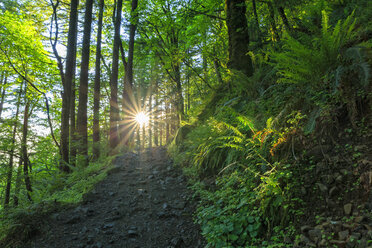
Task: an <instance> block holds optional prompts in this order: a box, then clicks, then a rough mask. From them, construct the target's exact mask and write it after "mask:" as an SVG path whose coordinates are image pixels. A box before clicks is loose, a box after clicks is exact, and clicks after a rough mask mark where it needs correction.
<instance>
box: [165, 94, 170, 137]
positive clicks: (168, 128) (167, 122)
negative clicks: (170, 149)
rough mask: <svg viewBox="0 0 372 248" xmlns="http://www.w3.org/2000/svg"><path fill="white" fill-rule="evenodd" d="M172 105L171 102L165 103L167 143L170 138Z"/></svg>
mask: <svg viewBox="0 0 372 248" xmlns="http://www.w3.org/2000/svg"><path fill="white" fill-rule="evenodd" d="M169 107H170V104H169V100H168V101H167V102H166V103H165V142H166V143H168V141H169V137H170V133H169V132H170V125H169V124H170V108H169Z"/></svg>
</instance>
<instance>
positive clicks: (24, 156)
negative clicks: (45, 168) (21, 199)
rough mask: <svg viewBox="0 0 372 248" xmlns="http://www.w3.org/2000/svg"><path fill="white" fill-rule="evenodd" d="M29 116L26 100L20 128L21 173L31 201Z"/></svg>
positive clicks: (28, 105) (28, 104)
mask: <svg viewBox="0 0 372 248" xmlns="http://www.w3.org/2000/svg"><path fill="white" fill-rule="evenodd" d="M29 117H30V102H29V101H27V103H26V107H25V113H24V116H23V130H22V144H21V150H22V151H21V152H22V154H21V160H22V162H23V174H24V178H25V186H26V190H27V198H28V200H29V201H32V198H31V194H30V193H31V192H32V185H31V179H30V176H29V174H28V167H29V160H28V154H27V135H28V119H29Z"/></svg>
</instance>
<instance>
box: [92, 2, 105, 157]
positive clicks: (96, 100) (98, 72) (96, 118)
mask: <svg viewBox="0 0 372 248" xmlns="http://www.w3.org/2000/svg"><path fill="white" fill-rule="evenodd" d="M104 6H105V1H104V0H100V2H99V14H98V30H97V51H96V75H95V78H94V105H93V159H94V160H96V159H97V158H99V156H100V146H99V142H100V133H99V105H100V98H101V92H100V91H101V40H102V22H103V9H104Z"/></svg>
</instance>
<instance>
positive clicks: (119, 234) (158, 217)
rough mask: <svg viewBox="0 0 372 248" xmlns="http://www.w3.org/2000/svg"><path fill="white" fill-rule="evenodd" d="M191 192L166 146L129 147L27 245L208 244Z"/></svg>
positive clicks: (176, 246) (128, 247)
mask: <svg viewBox="0 0 372 248" xmlns="http://www.w3.org/2000/svg"><path fill="white" fill-rule="evenodd" d="M191 196H192V192H191V191H190V190H189V189H188V188H187V180H186V178H185V177H184V176H183V175H182V172H181V171H180V170H179V169H177V168H175V167H174V166H173V165H172V163H171V161H170V160H169V159H168V157H167V154H166V150H165V148H154V149H151V150H148V151H146V153H140V154H136V153H127V154H124V155H122V156H120V157H118V158H117V159H116V160H115V161H114V167H113V168H112V169H111V170H110V171H109V172H108V176H107V177H106V178H105V179H104V180H103V181H101V182H100V183H98V184H97V185H96V187H95V189H94V190H93V191H91V192H90V193H88V194H86V195H84V197H83V199H84V200H83V202H82V203H81V204H80V205H78V206H75V207H74V208H71V209H66V210H63V211H62V212H57V213H54V214H53V215H51V216H50V218H49V220H47V221H46V223H48V225H47V226H45V228H44V230H43V231H42V234H41V235H39V236H36V237H35V238H34V239H32V240H30V241H29V242H28V243H27V244H26V245H25V246H24V247H30V248H31V247H35V248H36V247H37V248H42V247H48V248H51V247H58V248H62V247H66V248H68V247H71V248H76V247H86V248H100V247H102V248H103V247H104V248H110V247H112V248H113V247H121V248H123V247H125V248H131V247H133V248H135V247H138V248H145V247H158V248H163V247H164V248H166V247H169V248H171V247H174V248H181V247H193V248H197V247H203V246H204V240H203V238H202V236H201V235H200V228H199V227H198V225H196V224H195V223H194V222H193V212H194V210H195V207H196V202H194V201H193V200H192V197H191Z"/></svg>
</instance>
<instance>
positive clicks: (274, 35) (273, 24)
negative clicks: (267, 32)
mask: <svg viewBox="0 0 372 248" xmlns="http://www.w3.org/2000/svg"><path fill="white" fill-rule="evenodd" d="M267 7H268V9H269V14H270V15H269V16H270V18H269V21H270V27H271V33H272V39H273V41H280V37H279V34H278V31H277V29H276V22H275V11H274V7H273V4H272V3H271V2H267Z"/></svg>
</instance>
